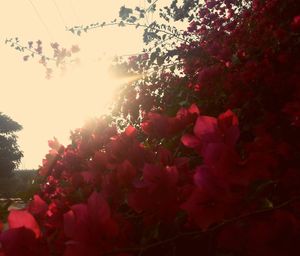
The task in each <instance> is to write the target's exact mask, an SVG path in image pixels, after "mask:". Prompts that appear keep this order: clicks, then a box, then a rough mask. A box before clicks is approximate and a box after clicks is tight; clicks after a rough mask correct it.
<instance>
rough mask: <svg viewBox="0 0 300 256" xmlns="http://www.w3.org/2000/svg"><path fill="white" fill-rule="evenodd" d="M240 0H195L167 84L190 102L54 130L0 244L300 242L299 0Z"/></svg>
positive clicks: (214, 249) (191, 247)
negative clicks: (34, 185) (120, 123)
mask: <svg viewBox="0 0 300 256" xmlns="http://www.w3.org/2000/svg"><path fill="white" fill-rule="evenodd" d="M240 2H241V1H238V0H222V1H216V0H211V1H206V4H205V5H199V12H198V16H197V17H195V18H194V20H192V21H191V23H190V26H189V28H188V30H187V31H186V35H191V34H192V35H195V37H194V38H195V39H194V41H193V42H189V43H183V44H181V45H180V46H179V48H178V50H179V52H180V58H181V60H182V61H183V62H184V77H177V78H176V79H175V81H177V85H176V84H169V85H168V86H169V87H170V88H172V86H173V85H174V87H176V86H178V84H180V87H182V91H185V92H188V95H189V96H190V97H188V98H187V99H186V100H187V106H186V107H180V104H177V103H178V100H177V99H176V98H175V96H174V98H172V97H170V95H171V94H165V95H164V96H163V103H162V105H161V108H157V107H156V108H153V109H152V110H151V109H150V110H148V111H147V112H146V111H144V112H143V120H142V121H141V123H135V124H134V125H128V126H127V127H126V128H125V129H123V130H120V128H119V127H117V126H116V125H115V124H114V123H113V122H112V121H110V118H108V117H101V118H98V119H94V120H91V121H90V122H89V123H87V124H86V125H85V126H83V127H82V128H80V129H78V130H76V131H75V132H74V133H73V134H72V136H71V138H72V143H71V144H70V145H68V146H63V145H60V144H59V142H58V141H56V140H53V141H49V146H50V148H51V150H50V151H49V153H48V154H47V155H46V158H45V159H44V160H43V165H42V166H41V168H40V170H39V177H37V179H36V182H38V184H39V185H40V189H39V190H38V191H37V193H36V194H35V195H34V196H33V198H32V200H31V201H30V202H29V203H28V206H27V208H26V209H23V210H12V211H11V212H10V214H9V216H8V219H7V221H8V224H9V228H8V229H6V230H2V233H1V235H0V241H1V253H0V255H30V256H33V255H66V256H68V255H72V256H74V255H75V256H76V255H78V256H81V255H95V256H96V255H101V256H102V255H103V256H104V255H118V256H130V255H228V256H229V255H251V256H252V255H253V256H254V255H255V256H259V255H264V256H266V255H274V256H275V255H276V256H280V255H300V133H299V131H300V119H299V118H300V101H299V100H300V58H299V56H300V4H299V2H298V1H297V0H285V1H282V0H253V1H246V2H245V5H246V7H247V8H244V9H243V10H239V9H238V7H237V6H239V5H238V3H240ZM165 76H166V77H168V76H171V77H172V76H175V75H172V74H165ZM165 81H168V80H165ZM170 81H173V82H174V79H173V80H172V79H171V80H170ZM178 81H179V82H178ZM180 81H181V82H180ZM182 81H184V83H183V82H182ZM149 86H150V85H149ZM163 86H165V84H163ZM162 88H163V87H162ZM139 93H140V94H139V96H140V97H131V99H132V102H130V103H131V105H130V106H136V105H137V104H139V105H140V107H141V108H142V110H143V91H140V92H139ZM153 97H154V96H153ZM174 102H175V106H177V109H176V111H175V112H176V113H175V114H173V115H170V114H168V113H169V112H170V111H169V109H168V107H167V106H168V103H173V105H172V107H173V108H174ZM126 104H127V103H126ZM127 105H128V104H127ZM153 105H155V104H154V103H153ZM130 106H129V110H128V112H129V113H130ZM1 229H2V228H1Z"/></svg>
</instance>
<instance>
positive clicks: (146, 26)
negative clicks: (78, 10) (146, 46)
mask: <svg viewBox="0 0 300 256" xmlns="http://www.w3.org/2000/svg"><path fill="white" fill-rule="evenodd" d="M122 24H124V25H127V26H138V27H142V28H148V29H152V30H155V31H157V32H161V33H165V34H167V35H170V36H172V37H174V38H177V39H178V40H180V41H183V42H188V40H187V39H184V38H181V37H179V36H177V35H174V34H173V33H171V32H168V31H166V30H162V29H159V28H151V27H150V26H148V25H146V24H139V23H128V22H123V23H122ZM115 25H120V22H112V23H107V24H98V25H95V26H92V27H88V28H87V29H88V30H91V29H96V28H102V27H104V26H105V27H106V26H115ZM71 29H73V30H77V31H78V30H83V28H82V27H81V28H71ZM71 29H68V31H71Z"/></svg>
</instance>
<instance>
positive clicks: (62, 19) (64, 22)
mask: <svg viewBox="0 0 300 256" xmlns="http://www.w3.org/2000/svg"><path fill="white" fill-rule="evenodd" d="M52 2H53V4H54V5H55V8H56V10H57V13H58V15H59V17H60V20H61V22H62V24H63V25H64V26H65V28H68V27H67V25H66V24H67V23H66V21H65V19H64V17H63V15H62V13H61V11H60V9H59V7H58V5H57V3H56V1H55V0H52Z"/></svg>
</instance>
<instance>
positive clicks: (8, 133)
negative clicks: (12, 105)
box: [0, 112, 23, 176]
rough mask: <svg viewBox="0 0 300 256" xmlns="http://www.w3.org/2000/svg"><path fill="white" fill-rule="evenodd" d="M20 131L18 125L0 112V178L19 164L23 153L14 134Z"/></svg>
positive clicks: (20, 127)
mask: <svg viewBox="0 0 300 256" xmlns="http://www.w3.org/2000/svg"><path fill="white" fill-rule="evenodd" d="M21 129H22V126H21V125H20V124H18V123H17V122H16V121H14V120H12V119H11V118H10V117H9V116H7V115H4V114H2V113H1V112H0V176H6V175H9V174H10V173H11V171H12V170H14V169H15V168H16V167H18V165H19V164H20V161H21V158H22V156H23V153H22V151H20V149H19V146H18V144H17V138H18V137H17V135H16V134H15V132H18V131H20V130H21Z"/></svg>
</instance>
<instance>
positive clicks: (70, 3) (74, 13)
mask: <svg viewBox="0 0 300 256" xmlns="http://www.w3.org/2000/svg"><path fill="white" fill-rule="evenodd" d="M69 5H70V7H71V10H72V13H73V15H74V17H75V19H76V22H77V23H78V24H79V20H80V19H79V16H78V14H77V12H76V10H75V8H74V5H73V1H72V0H70V1H69Z"/></svg>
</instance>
